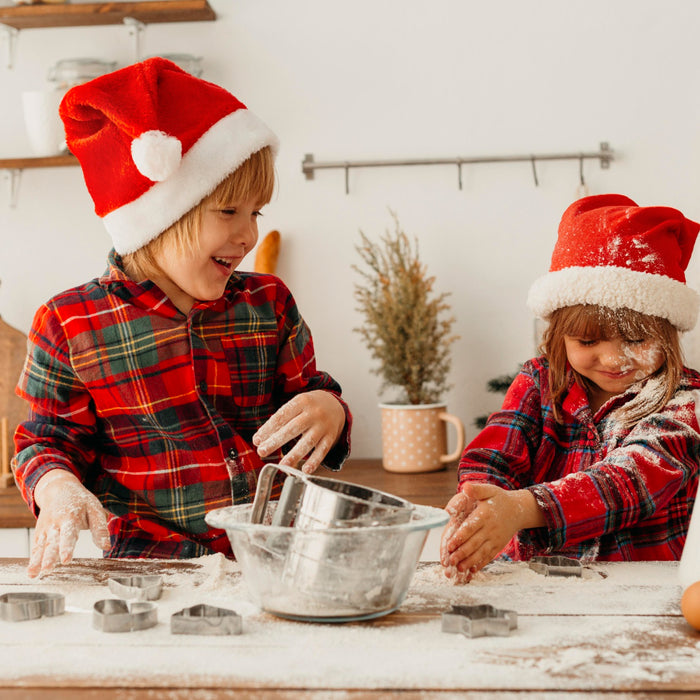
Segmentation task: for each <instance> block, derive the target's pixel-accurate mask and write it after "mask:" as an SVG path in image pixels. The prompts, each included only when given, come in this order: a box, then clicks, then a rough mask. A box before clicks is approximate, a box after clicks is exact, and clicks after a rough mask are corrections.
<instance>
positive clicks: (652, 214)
mask: <svg viewBox="0 0 700 700" xmlns="http://www.w3.org/2000/svg"><path fill="white" fill-rule="evenodd" d="M698 230H700V224H698V223H696V222H694V221H691V220H690V219H686V218H685V216H683V214H682V213H681V212H680V211H678V210H677V209H672V208H670V207H640V206H637V204H635V202H633V201H632V200H631V199H630V198H629V197H625V196H624V195H620V194H604V195H596V196H592V197H584V198H583V199H579V200H578V201H576V202H574V203H573V204H572V205H571V206H569V208H568V209H567V210H566V211H565V212H564V215H563V216H562V219H561V223H560V225H559V236H558V238H557V242H556V244H555V246H554V252H553V254H552V262H551V265H550V269H549V272H548V273H547V274H546V275H545V276H544V277H541V278H540V279H538V280H537V281H536V282H535V283H534V284H533V285H532V287H531V288H530V293H529V295H528V306H529V307H530V309H531V310H532V311H534V312H535V314H537V315H538V316H540V317H541V318H547V317H548V316H549V315H550V314H551V313H552V312H553V311H555V310H556V309H559V308H563V307H566V306H575V305H577V304H596V305H598V306H605V307H608V308H612V309H618V308H623V307H626V308H630V309H633V310H635V311H638V312H640V313H643V314H646V315H649V316H660V317H662V318H666V319H668V320H669V321H670V322H671V323H672V324H673V325H674V326H675V327H676V328H678V329H679V330H681V331H685V330H690V329H691V328H692V327H693V326H694V325H695V323H696V320H697V316H698V305H699V301H700V300H699V298H698V294H697V292H695V291H694V290H693V289H691V288H690V287H688V286H686V284H685V270H686V268H687V266H688V262H689V261H690V256H691V255H692V252H693V246H694V244H695V239H696V238H697V235H698Z"/></svg>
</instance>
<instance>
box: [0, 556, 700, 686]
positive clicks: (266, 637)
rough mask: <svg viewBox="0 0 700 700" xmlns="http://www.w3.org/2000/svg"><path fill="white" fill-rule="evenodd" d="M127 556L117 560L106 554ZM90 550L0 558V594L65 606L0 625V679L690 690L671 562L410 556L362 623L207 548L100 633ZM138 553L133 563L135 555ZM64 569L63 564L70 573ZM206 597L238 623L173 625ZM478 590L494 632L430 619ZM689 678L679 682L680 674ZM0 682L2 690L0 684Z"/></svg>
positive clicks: (693, 658)
mask: <svg viewBox="0 0 700 700" xmlns="http://www.w3.org/2000/svg"><path fill="white" fill-rule="evenodd" d="M118 563H119V564H122V565H123V566H126V567H127V568H131V567H135V566H138V562H136V563H132V564H127V563H124V562H115V568H116V564H118ZM98 564H99V563H95V564H92V563H89V562H87V560H85V563H84V564H81V565H79V566H78V567H77V568H75V569H71V567H64V568H63V569H62V570H60V571H59V572H57V576H56V577H54V578H53V579H51V578H47V579H44V580H42V581H41V582H31V584H29V585H28V580H27V578H26V573H25V572H24V568H23V567H20V566H4V567H0V594H2V593H6V592H9V591H17V590H46V591H57V592H63V593H64V594H65V595H66V605H67V610H68V611H67V612H66V614H65V615H62V616H59V617H55V618H43V619H41V620H33V621H29V622H22V623H9V622H0V654H1V655H2V658H3V665H2V668H1V670H0V680H2V681H4V683H5V686H8V685H13V684H14V685H23V684H25V685H26V684H27V683H28V680H27V679H37V678H43V679H44V682H45V683H46V684H49V685H52V684H64V683H75V682H76V679H79V681H78V682H82V683H84V684H85V685H90V684H92V685H93V686H94V685H95V683H97V684H99V685H101V686H103V687H109V686H119V685H124V684H128V685H129V686H131V687H163V688H164V687H175V688H180V689H182V688H187V687H198V686H204V687H207V688H232V687H236V685H237V684H246V683H248V684H257V685H258V686H262V687H266V686H267V687H274V686H277V687H284V688H287V689H299V690H302V689H322V690H325V691H329V692H330V691H332V690H342V689H348V688H355V689H369V688H373V689H376V688H382V689H387V692H389V691H390V690H391V689H409V690H410V689H421V688H432V689H444V690H455V691H457V690H462V691H464V690H470V689H471V690H479V689H488V688H494V687H495V688H499V689H502V690H504V691H506V690H515V689H530V690H540V691H541V690H544V689H548V690H567V689H574V688H583V689H587V690H590V691H595V690H598V691H601V692H602V691H604V690H613V689H616V688H617V689H620V688H625V689H629V688H634V687H639V684H640V683H642V682H644V683H645V684H646V686H647V687H651V688H653V689H655V690H661V689H664V688H678V687H688V686H687V685H683V684H684V683H691V686H690V688H691V689H692V688H695V687H696V685H692V683H695V684H697V682H698V678H700V635H698V634H695V633H693V632H692V631H690V629H689V628H688V627H687V625H686V624H685V622H684V620H683V619H682V618H681V617H680V614H679V610H678V601H679V598H680V590H681V589H680V586H679V585H678V583H677V565H676V564H661V563H636V564H608V565H606V564H593V565H591V566H590V567H588V568H587V569H585V576H584V577H582V578H577V579H571V578H558V577H545V576H542V575H541V574H538V573H536V572H534V571H532V570H531V569H529V568H528V567H527V565H526V564H523V563H509V564H506V563H499V564H493V565H491V566H489V567H487V568H486V569H484V570H483V571H481V572H479V574H478V575H477V576H475V578H474V579H473V581H472V582H471V583H469V584H466V585H459V586H456V585H454V584H453V583H451V582H450V581H449V580H448V579H447V578H446V577H445V576H444V573H443V570H442V568H441V567H440V566H439V565H437V564H432V563H430V564H428V563H425V564H421V565H419V567H418V569H417V571H416V574H415V576H414V579H413V582H412V584H411V587H410V589H409V592H408V595H407V597H406V600H405V601H404V604H403V605H402V606H401V608H400V609H399V611H398V612H396V613H394V614H392V615H388V616H386V617H384V618H380V619H378V620H375V621H372V622H358V623H348V624H320V623H301V622H292V621H287V620H282V619H279V618H275V617H273V616H272V615H269V614H267V613H264V612H262V611H260V610H259V609H258V608H257V607H256V606H255V605H253V604H252V603H251V602H250V598H249V596H248V592H247V589H246V585H245V581H244V580H243V578H242V576H241V574H240V571H239V568H238V565H237V564H236V563H234V562H231V561H228V560H226V559H225V558H224V557H221V556H219V555H212V556H209V557H202V558H201V559H197V560H193V561H192V562H189V563H188V564H187V565H184V564H183V565H181V566H176V567H172V566H170V565H168V566H166V567H165V568H163V566H162V563H160V562H148V563H147V564H146V565H145V568H146V569H147V570H148V573H154V572H155V571H156V570H158V568H159V566H160V567H161V570H162V571H163V572H167V573H166V574H165V575H164V592H163V596H162V598H161V599H160V600H159V601H157V603H156V604H157V606H158V616H159V624H158V625H157V626H156V627H154V628H152V629H149V630H143V631H141V632H134V633H125V634H105V633H103V632H100V631H99V630H95V629H93V627H92V624H91V610H92V605H93V604H94V602H95V601H97V600H99V599H101V598H105V597H111V595H110V593H109V589H108V588H107V586H106V585H100V584H99V583H97V584H95V583H94V580H95V572H97V571H102V569H100V568H99V566H98ZM141 564H142V565H144V563H143V562H142V563H141ZM71 572H72V576H71V575H70V574H71ZM199 603H206V604H210V605H216V606H218V607H226V608H229V609H234V610H236V611H237V612H238V613H239V614H241V615H242V616H243V633H242V634H241V635H239V636H232V637H206V636H201V637H195V636H187V635H172V634H170V631H169V618H170V616H171V615H172V614H173V613H174V612H177V611H179V610H181V609H182V608H184V607H188V606H191V605H195V604H199ZM456 603H458V604H477V603H478V604H481V603H491V604H493V605H495V606H496V607H499V608H506V609H513V610H515V611H516V612H517V613H518V627H517V629H516V630H514V631H513V632H512V634H511V635H510V636H508V637H481V638H476V639H468V638H465V637H463V636H462V635H455V634H447V633H444V632H442V631H441V624H440V616H439V613H440V612H441V611H444V610H447V609H449V607H450V605H451V604H456ZM688 679H690V680H688ZM0 687H2V686H1V685H0Z"/></svg>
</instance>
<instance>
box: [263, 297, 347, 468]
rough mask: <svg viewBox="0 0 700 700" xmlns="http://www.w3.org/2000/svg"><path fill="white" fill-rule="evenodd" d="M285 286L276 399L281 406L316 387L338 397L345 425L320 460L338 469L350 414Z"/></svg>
mask: <svg viewBox="0 0 700 700" xmlns="http://www.w3.org/2000/svg"><path fill="white" fill-rule="evenodd" d="M284 289H285V291H286V295H285V296H284V298H283V300H282V302H281V308H280V309H279V310H278V317H279V318H281V319H283V330H282V342H281V345H280V349H279V354H278V361H277V380H276V387H275V400H276V403H277V404H278V405H279V406H282V405H283V404H285V403H287V401H289V400H290V399H292V398H293V397H294V396H296V395H297V394H299V393H302V392H306V391H315V390H322V391H328V392H330V393H331V394H333V395H334V396H335V397H336V398H337V399H338V401H339V402H340V404H341V406H342V407H343V410H344V412H345V426H344V428H343V432H342V433H341V435H340V437H339V438H338V440H337V441H336V443H335V445H334V446H333V447H332V448H331V450H330V451H329V452H328V454H327V455H326V458H325V460H324V462H323V463H324V466H326V467H327V468H328V469H331V470H333V471H337V470H339V469H340V468H341V466H342V465H343V462H345V460H346V459H347V457H348V455H349V454H350V432H351V427H352V414H351V413H350V410H349V408H348V405H347V404H346V403H345V401H344V400H343V399H342V396H341V393H342V390H341V387H340V384H338V382H337V381H336V380H335V379H334V378H333V377H332V376H331V375H330V374H328V373H327V372H323V371H321V370H319V369H317V367H316V355H315V352H314V344H313V338H312V336H311V331H310V329H309V327H308V326H307V325H306V322H305V321H304V319H303V318H302V317H301V314H300V313H299V310H298V308H297V305H296V303H295V302H294V299H293V297H292V295H291V293H290V292H289V291H288V290H286V288H284Z"/></svg>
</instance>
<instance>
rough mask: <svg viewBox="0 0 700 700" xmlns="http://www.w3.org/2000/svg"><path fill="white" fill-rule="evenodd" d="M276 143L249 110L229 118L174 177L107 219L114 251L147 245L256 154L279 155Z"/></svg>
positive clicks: (192, 152)
mask: <svg viewBox="0 0 700 700" xmlns="http://www.w3.org/2000/svg"><path fill="white" fill-rule="evenodd" d="M278 143H279V142H278V140H277V137H276V136H275V134H274V133H273V132H272V131H271V130H270V128H269V127H268V126H267V125H266V124H265V123H264V122H263V121H262V120H261V119H260V118H259V117H257V116H256V115H255V114H253V113H252V112H250V111H248V110H247V109H238V110H237V111H235V112H232V113H231V114H228V115H226V116H225V117H223V118H222V119H220V120H219V121H218V122H216V124H214V125H213V126H212V127H211V128H210V129H209V130H208V131H207V132H206V133H204V134H203V135H202V137H201V138H200V139H199V141H197V143H195V144H194V145H193V146H192V148H190V150H189V151H188V152H187V153H185V155H184V156H183V158H182V162H181V164H180V167H179V168H178V169H177V170H176V171H175V172H174V173H173V174H172V176H171V177H169V178H168V179H167V180H164V181H163V182H156V183H155V184H154V185H153V186H152V187H151V188H150V189H149V190H147V191H146V192H144V194H142V195H141V196H140V197H139V198H138V199H135V200H134V201H133V202H129V203H128V204H125V205H124V206H122V207H119V209H115V210H114V211H112V212H110V213H109V214H107V215H106V216H104V217H103V219H102V221H104V224H105V227H106V228H107V231H108V233H109V235H110V236H111V237H112V242H113V243H114V249H115V250H116V251H117V253H119V254H120V255H126V254H127V253H133V252H134V251H135V250H138V249H139V248H141V247H143V246H144V245H146V243H148V242H149V241H152V240H153V239H154V238H155V237H156V236H158V234H160V233H162V232H163V231H165V229H167V228H168V227H170V226H172V224H174V223H175V222H176V221H177V220H178V219H179V218H180V217H181V216H182V215H183V214H186V213H187V212H188V211H189V210H190V209H192V207H193V206H195V204H197V203H199V202H200V201H201V200H202V199H204V197H206V196H207V195H208V194H211V192H213V191H214V189H215V188H216V186H217V185H218V184H219V183H220V182H221V181H222V180H223V179H224V178H225V177H226V176H227V175H228V174H229V173H231V172H233V171H234V170H235V169H236V168H237V167H238V166H239V165H240V164H241V163H243V162H244V161H245V160H246V159H247V158H248V157H250V156H251V155H252V154H253V153H255V152H256V151H259V150H260V149H261V148H263V147H264V146H270V147H271V148H272V150H273V151H274V152H275V153H276V152H277V149H278Z"/></svg>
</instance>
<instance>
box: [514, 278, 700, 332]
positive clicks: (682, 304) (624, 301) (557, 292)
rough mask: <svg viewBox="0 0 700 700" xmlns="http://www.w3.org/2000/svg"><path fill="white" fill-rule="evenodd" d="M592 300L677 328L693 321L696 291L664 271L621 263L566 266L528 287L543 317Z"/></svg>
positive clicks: (698, 299)
mask: <svg viewBox="0 0 700 700" xmlns="http://www.w3.org/2000/svg"><path fill="white" fill-rule="evenodd" d="M578 304H596V305H598V306H605V307H608V308H611V309H619V308H625V307H626V308H630V309H633V310H634V311H638V312H639V313H642V314H646V315H648V316H659V317H661V318H666V319H668V320H669V321H670V322H671V323H672V324H673V325H674V326H675V327H676V328H677V329H678V330H680V331H688V330H690V329H691V328H693V327H694V326H695V324H696V322H697V318H698V310H699V309H700V297H699V296H698V293H697V292H696V291H695V290H694V289H691V288H690V287H688V286H686V285H685V284H683V283H682V282H678V281H677V280H674V279H672V278H670V277H666V276H664V275H655V274H651V273H648V272H639V271H635V270H629V269H627V268H622V267H613V266H601V267H567V268H564V269H562V270H557V271H554V272H549V273H547V274H546V275H544V276H543V277H540V278H539V279H538V280H536V281H535V283H534V284H533V285H532V287H531V288H530V292H529V294H528V298H527V305H528V307H529V308H530V310H531V311H533V313H535V314H536V315H537V316H539V317H540V318H543V319H547V318H548V317H549V316H550V314H551V313H552V312H553V311H555V310H556V309H561V308H564V307H567V306H576V305H578Z"/></svg>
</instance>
